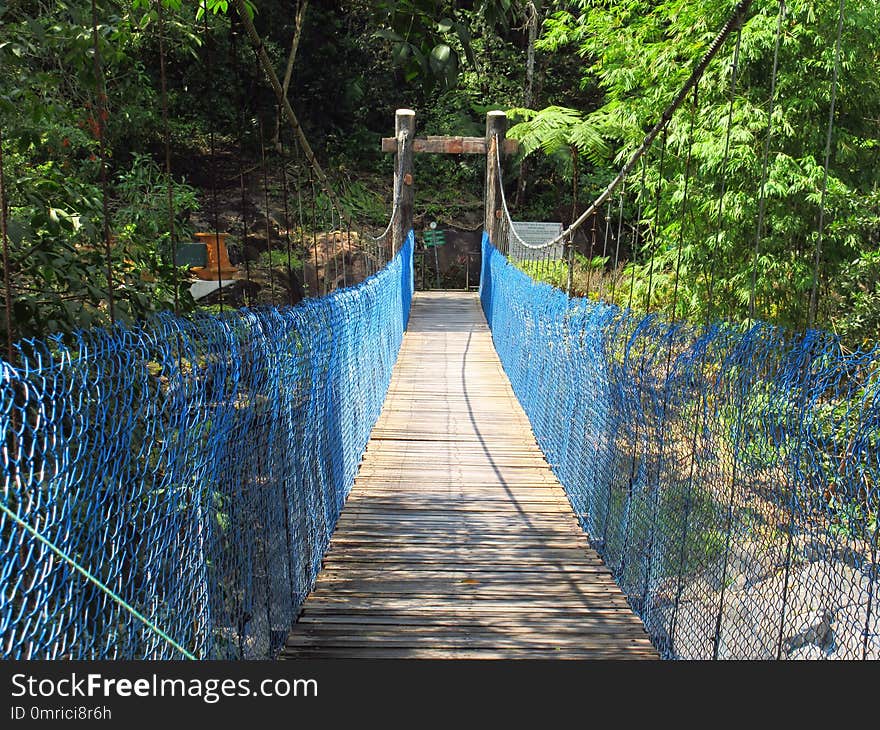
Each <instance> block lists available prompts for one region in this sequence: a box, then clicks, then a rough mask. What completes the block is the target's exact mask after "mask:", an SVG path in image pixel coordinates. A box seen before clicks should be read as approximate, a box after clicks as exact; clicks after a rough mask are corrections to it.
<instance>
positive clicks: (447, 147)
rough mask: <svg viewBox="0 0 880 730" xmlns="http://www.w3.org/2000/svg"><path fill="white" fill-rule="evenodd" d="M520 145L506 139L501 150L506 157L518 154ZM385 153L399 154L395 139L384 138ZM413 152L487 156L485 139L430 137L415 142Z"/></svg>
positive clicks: (417, 139) (418, 138)
mask: <svg viewBox="0 0 880 730" xmlns="http://www.w3.org/2000/svg"><path fill="white" fill-rule="evenodd" d="M518 149H519V145H518V143H517V141H516V140H515V139H505V140H504V144H503V146H502V148H501V150H502V152H503V153H504V154H505V155H513V154H516V152H517V150H518ZM382 151H383V152H397V140H396V139H395V138H394V137H383V138H382ZM413 152H415V153H416V154H420V153H434V154H443V155H485V154H486V138H485V137H448V136H433V137H432V136H428V137H417V138H416V139H414V140H413Z"/></svg>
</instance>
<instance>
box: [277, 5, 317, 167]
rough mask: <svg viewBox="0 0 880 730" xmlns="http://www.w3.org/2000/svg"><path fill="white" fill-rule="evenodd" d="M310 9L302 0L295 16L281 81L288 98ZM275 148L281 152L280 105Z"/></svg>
mask: <svg viewBox="0 0 880 730" xmlns="http://www.w3.org/2000/svg"><path fill="white" fill-rule="evenodd" d="M308 9H309V0H300V1H299V2H298V3H297V5H296V15H295V16H294V31H293V40H292V41H291V42H290V53H289V54H288V55H287V67H286V68H285V69H284V79H283V80H282V81H281V90H282V91H283V92H284V97H285V98H287V92H288V91H289V90H290V80H291V79H292V78H293V64H294V61H295V60H296V52H297V51H298V50H299V41H300V39H301V38H302V29H303V23H304V21H305V18H306V11H307V10H308ZM272 143H273V144H274V145H275V149H276V150H277V151H278V152H279V153H280V152H281V110H280V107H279V110H278V112H277V113H276V115H275V136H274V137H273V138H272Z"/></svg>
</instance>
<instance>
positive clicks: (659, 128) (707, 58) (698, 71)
mask: <svg viewBox="0 0 880 730" xmlns="http://www.w3.org/2000/svg"><path fill="white" fill-rule="evenodd" d="M751 5H752V0H741V1H740V2H739V3H738V4H737V6H736V7H735V8H734V9H733V11H732V12H731V14H730V16H729V17H728V19H727V21H726V22H725V23H724V25H723V26H722V28H721V30H720V31H719V32H718V34H717V35H716V36H715V38H714V40H713V41H712V43H711V44H710V46H709V49H708V50H707V51H706V53H705V54H704V55H703V57H702V58H701V59H700V61H699V62H698V63H697V65H696V66H695V67H694V69H693V71H691V74H690V76H689V77H688V79H687V80H686V81H685V83H684V84H683V85H682V87H681V89H679V92H678V94H677V95H676V96H675V98H674V99H673V100H672V102H670V104H669V105H668V106H667V107H666V109H665V110H664V111H663V113H662V114H661V116H660V119H659V120H658V121H657V123H656V124H654V126H653V127H651V129H650V130H649V132H648V133H647V134H646V135H645V137H644V139H643V140H642V143H641V144H640V145H639V146H638V147H637V148H636V150H635V151H634V152H633V153H632V154H631V155H630V157H629V158H628V159H627V161H626V162H625V163H624V165H623V167H622V168H621V169H620V171H619V172H618V173H617V175H616V176H615V177H614V179H613V180H612V181H611V182H610V183H609V184H608V186H607V187H606V188H605V189H604V190H603V191H602V192H601V193H600V194H599V195H598V196H597V197H596V198H595V199H594V200H593V202H592V203H591V204H590V205H589V206H588V207H587V209H586V210H585V211H584V212H583V213H581V215H580V216H579V217H578V218H577V219H576V220H574V221H573V222H572V223H571V225H569V226H568V228H566V229H565V230H563V231H562V233H560V234H559V235H558V236H556V237H555V238H552V239H550V240H549V241H545V242H544V243H541V244H537V245H536V244H529V243H527V242H525V241H523V240H522V239H519V240H518V242H519V243H520V244H521V245H523V246H525V247H526V248H534V249H540V248H550V247H552V246H555V245H558V244H559V243H561V242H563V241H564V240H565V239H566V238H567V237H568V236H569V235H571V234H572V233H573V232H574V231H576V230H577V229H578V228H580V227H581V225H583V223H584V222H585V221H586V220H588V219H589V218H590V217H591V216H592V215H594V214H595V213H596V211H597V210H598V209H599V208H600V207H601V206H602V205H603V204H604V203H605V201H606V200H607V199H608V198H609V197H610V196H611V195H612V194H613V193H614V191H615V190H616V189H617V188H618V187H619V186H620V184H621V183H622V182H623V181H624V179H626V177H627V175H629V173H630V172H631V171H632V169H633V168H634V167H635V166H636V164H637V163H638V161H639V160H640V159H641V158H642V156H643V155H644V154H645V153H646V152H647V151H648V150H649V149H650V147H651V145H652V144H653V142H654V140H655V139H656V138H657V136H658V135H659V134H660V133H661V132H663V131H664V130H665V129H666V128H667V126H668V125H669V122H670V120H671V119H672V116H673V114H675V112H676V110H677V109H678V108H679V107H680V106H681V105H682V104H683V103H684V101H685V99H687V97H688V95H689V94H690V93H691V91H692V90H693V88H694V87H695V86H696V85H697V82H699V80H700V78H701V77H702V76H703V73H704V72H705V70H706V68H707V67H708V66H709V63H710V62H711V61H712V59H713V58H714V57H715V56H716V55H717V53H718V51H719V50H720V49H721V48H722V47H723V45H724V41H725V40H727V37H728V36H729V35H730V34H731V33H732V32H733V31H734V30H736V29H737V28H739V27H740V25H741V24H742V22H743V21H744V20H745V15H746V13H747V12H748V10H749V8H750V7H751ZM499 147H500V145H497V144H496V145H495V154H496V157H499V156H500V151H499ZM500 174H501V173H500V170H499V175H500ZM500 187H501V188H502V190H503V188H504V186H503V185H501V186H500ZM502 198H503V196H502ZM506 207H507V206H506V204H505V205H504V208H505V213H506V214H507V215H509V211H507V210H506ZM514 236H516V233H515V232H514ZM517 238H518V237H517Z"/></svg>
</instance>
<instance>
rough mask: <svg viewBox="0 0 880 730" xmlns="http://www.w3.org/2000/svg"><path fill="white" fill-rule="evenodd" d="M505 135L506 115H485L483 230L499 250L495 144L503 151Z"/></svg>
mask: <svg viewBox="0 0 880 730" xmlns="http://www.w3.org/2000/svg"><path fill="white" fill-rule="evenodd" d="M506 135H507V114H505V113H504V112H502V111H491V112H489V113H488V114H486V192H485V198H484V204H485V208H486V220H485V223H484V224H483V228H484V230H485V231H486V233H488V234H489V240H490V241H492V243H494V244H495V245H496V246H498V247H499V248H502V247H503V245H504V244H503V243H502V242H501V241H499V240H498V233H499V231H500V230H501V215H502V213H501V193H500V188H499V186H500V185H501V180H500V179H499V177H498V159H497V154H498V153H497V152H496V144H497V145H501V148H502V150H503V145H504V138H505V136H506ZM496 140H497V141H496Z"/></svg>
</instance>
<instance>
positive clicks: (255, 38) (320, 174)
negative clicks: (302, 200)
mask: <svg viewBox="0 0 880 730" xmlns="http://www.w3.org/2000/svg"><path fill="white" fill-rule="evenodd" d="M232 1H233V3H234V4H235V10H236V11H237V12H238V17H239V19H240V20H241V23H242V25H243V26H244V29H245V30H246V31H247V34H248V38H250V40H251V43H252V44H253V46H254V48H256V49H257V57H258V58H259V59H260V65H261V66H262V67H263V72H264V73H265V74H266V78H268V79H269V83H270V85H271V86H272V89H273V91H274V92H275V97H276V99H277V100H278V104H279V105H280V106H281V111H282V112H283V114H284V117H285V118H286V119H287V122H288V124H290V126H291V128H292V129H293V133H294V134H295V135H296V139H297V141H298V142H299V145H300V147H302V150H303V152H304V153H305V156H306V159H307V160H308V162H309V165H310V166H311V168H312V170H314V171H315V176H316V177H317V178H318V182H320V183H321V187H322V188H323V189H324V192H325V193H327V197H328V198H330V202H331V203H332V204H333V205H334V206H335V207H336V210H337V211H339V215H340V217H341V218H343V219H344V220H345V222H346V223H348V224H349V225H351V220H350V219H349V217H348V214H347V213H346V211H345V209H344V208H343V207H342V205H341V204H340V202H339V198H338V197H337V195H336V192H335V191H334V190H333V186H332V185H331V184H330V180H329V178H328V177H327V174H326V173H325V172H324V168H322V167H321V164H320V163H319V162H318V159H317V158H316V157H315V153H314V152H313V151H312V146H311V145H310V144H309V140H308V138H307V137H306V135H305V132H303V129H302V127H301V126H300V123H299V119H297V118H296V114H295V113H294V111H293V107H291V106H290V102H289V101H288V100H287V97H286V96H285V95H284V90H283V89H282V88H281V82H280V81H279V80H278V76H277V74H276V73H275V69H274V68H272V61H271V59H270V58H269V54H268V53H266V49H265V48H264V47H263V40H262V39H261V38H260V35H259V33H257V29H256V28H255V27H254V21H253V20H251V16H250V15H249V14H248V11H247V8H246V7H245V4H244V0H232Z"/></svg>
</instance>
